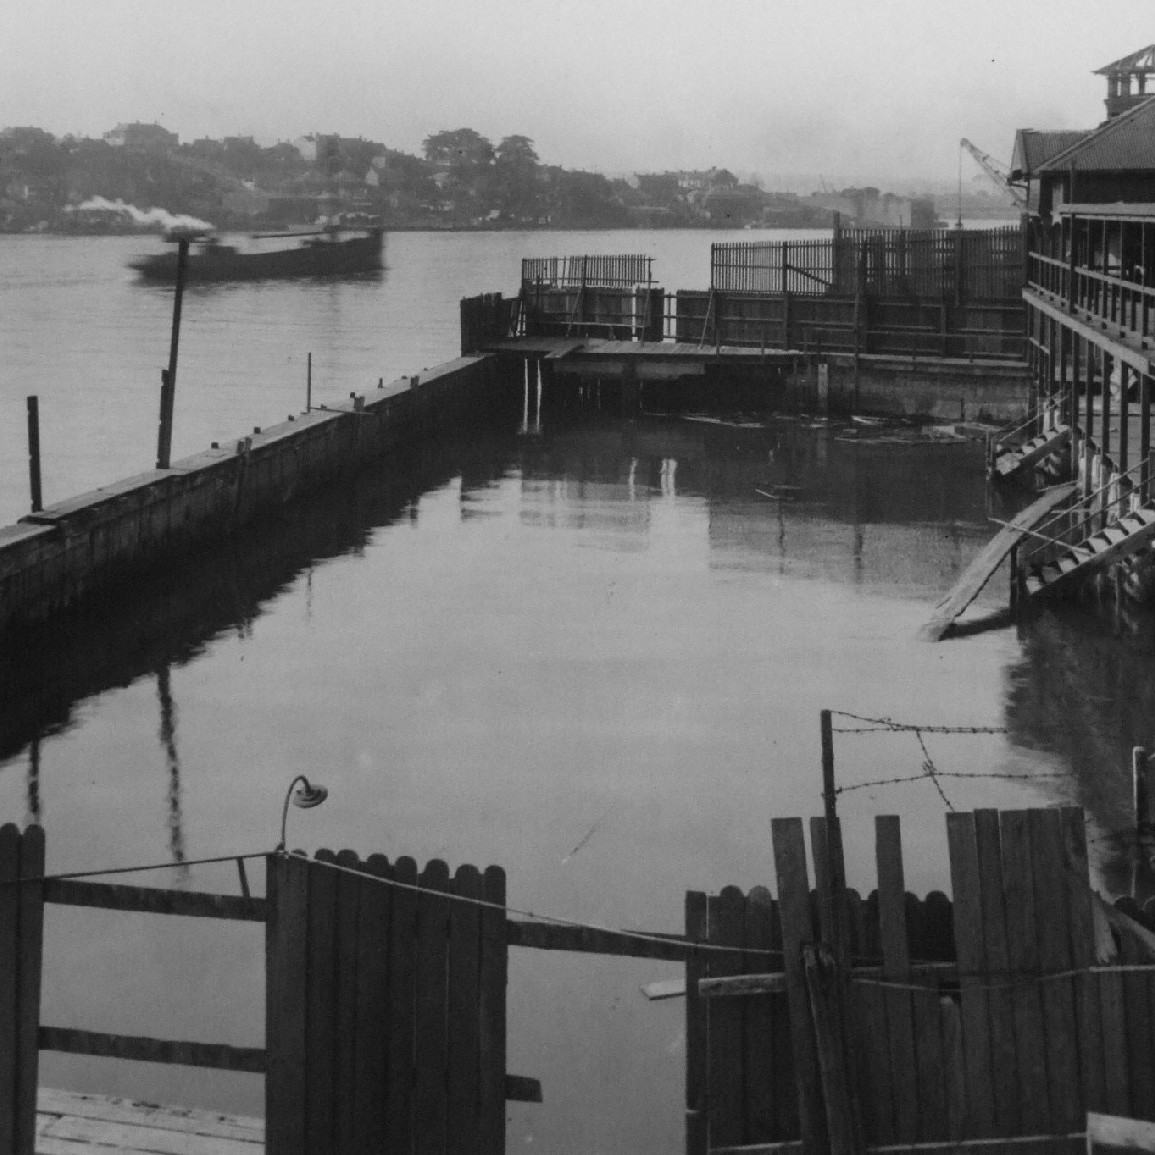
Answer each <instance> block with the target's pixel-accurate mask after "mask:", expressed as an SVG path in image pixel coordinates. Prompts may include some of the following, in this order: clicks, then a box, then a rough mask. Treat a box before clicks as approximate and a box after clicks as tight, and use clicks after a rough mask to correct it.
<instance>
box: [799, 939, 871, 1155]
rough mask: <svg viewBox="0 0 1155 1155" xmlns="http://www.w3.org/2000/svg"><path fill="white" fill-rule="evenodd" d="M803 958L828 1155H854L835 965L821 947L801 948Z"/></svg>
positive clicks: (858, 1145) (858, 1144) (852, 1113)
mask: <svg viewBox="0 0 1155 1155" xmlns="http://www.w3.org/2000/svg"><path fill="white" fill-rule="evenodd" d="M802 958H803V967H804V970H805V975H806V989H807V993H808V994H809V997H810V1016H811V1021H812V1022H813V1024H814V1042H815V1046H816V1048H817V1051H818V1073H819V1076H820V1078H821V1082H822V1097H823V1099H824V1101H825V1103H826V1127H827V1134H828V1137H829V1147H828V1150H829V1152H830V1155H854V1153H855V1152H857V1151H860V1150H861V1149H862V1145H861V1142H860V1141H859V1139H858V1136H857V1135H856V1134H855V1126H854V1117H855V1111H854V1109H853V1105H852V1103H851V1098H850V1086H849V1079H848V1077H847V1071H846V1064H845V1058H844V1057H845V1049H844V1035H845V1030H846V1024H845V1021H844V1020H843V1016H842V1005H841V999H840V998H839V991H838V985H839V978H838V974H837V970H838V968H837V964H836V963H835V961H834V957H833V956H832V955H831V954H830V952H829V951H827V950H825V949H824V948H823V947H821V946H819V947H813V946H804V947H803V948H802Z"/></svg>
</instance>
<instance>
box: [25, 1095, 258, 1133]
mask: <svg viewBox="0 0 1155 1155" xmlns="http://www.w3.org/2000/svg"><path fill="white" fill-rule="evenodd" d="M36 1111H37V1115H38V1116H39V1119H40V1120H41V1121H43V1122H44V1123H45V1124H47V1123H48V1122H50V1121H51V1120H52V1118H53V1117H54V1116H55V1117H59V1116H62V1115H69V1116H72V1117H74V1118H77V1119H101V1120H105V1121H107V1122H110V1123H138V1122H139V1123H145V1124H147V1125H148V1126H150V1127H158V1128H161V1129H164V1130H168V1131H187V1132H192V1133H194V1134H197V1135H220V1136H221V1137H222V1138H225V1139H243V1140H245V1141H247V1142H250V1143H259V1144H262V1145H263V1144H264V1141H265V1121H264V1119H257V1118H254V1117H252V1116H246V1115H225V1114H222V1113H220V1112H218V1111H206V1110H202V1109H199V1108H195V1107H171V1106H158V1105H156V1104H155V1103H140V1102H136V1101H134V1100H132V1099H118V1098H113V1097H110V1096H107V1095H90V1094H85V1093H82V1092H77V1091H59V1090H56V1089H55V1088H53V1087H41V1088H40V1090H39V1092H38V1094H37V1096H36Z"/></svg>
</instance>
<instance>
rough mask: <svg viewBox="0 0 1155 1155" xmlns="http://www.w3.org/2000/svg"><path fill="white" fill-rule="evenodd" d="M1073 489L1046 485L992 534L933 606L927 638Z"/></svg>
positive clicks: (941, 630) (938, 633) (947, 623)
mask: <svg viewBox="0 0 1155 1155" xmlns="http://www.w3.org/2000/svg"><path fill="white" fill-rule="evenodd" d="M1074 492H1075V483H1074V482H1067V483H1065V484H1064V485H1056V486H1055V487H1054V488H1053V489H1048V490H1047V491H1046V492H1045V493H1044V494H1043V496H1042V497H1040V498H1039V499H1038V500H1037V501H1034V502H1032V503H1031V504H1030V505H1028V506H1027V508H1026V509H1024V510H1023V511H1022V512H1021V513H1019V514H1017V515H1016V516H1015V517H1014V519H1013V520H1012V521H1011V522H1010V523H1009V524H1008V525H1006V526H1004V527H1003V528H1002V529H1001V530H999V532H998V533H997V534H995V536H994V537H993V538H992V539H991V540H990V541H989V542H988V543H987V544H986V545H985V546H984V547H983V549H982V551H981V552H980V553H979V554H978V555H977V556H976V557H975V558H974V560H973V561H972V562H971V563H970V565H968V566H967V568H966V569H965V570H963V572H962V575H961V576H960V577H959V579H958V581H957V582H955V584H954V588H953V589H952V590H951V591H950V593H949V594H947V596H946V597H945V598H943V599H942V601H941V602H939V603H938V605H937V606H935V610H934V617H932V618H931V620H930V622H929V623H928V624H927V626H926V627H925V635H926V637H927V638H928V639H929V640H930V641H938V640H939V639H941V638H942V637H944V636H945V635H946V633H947V631H948V630H949V629H950V628H951V626H952V624H953V623H954V621H955V619H956V618H957V617H958V616H959V614H961V613H962V612H963V610H965V609H966V608H967V606H969V605H970V604H971V602H973V601H974V600H975V598H977V597H978V596H979V594H980V593H981V592H982V589H983V587H984V586H985V585H986V584H987V582H989V581H990V580H991V577H992V576H993V574H994V572H995V570H996V569H998V567H999V566H1000V565H1001V564H1002V561H1003V558H1005V557H1006V556H1007V554H1009V553H1010V552H1011V550H1012V549H1014V548H1015V546H1017V545H1018V544H1019V542H1021V541H1022V540H1023V539H1024V538H1025V537H1027V536H1029V535H1030V532H1031V530H1032V529H1033V528H1034V527H1035V526H1036V525H1038V524H1039V522H1041V521H1042V520H1043V518H1045V517H1046V516H1047V514H1048V513H1050V512H1051V511H1052V510H1053V509H1056V508H1057V507H1058V506H1060V505H1062V503H1063V502H1064V501H1067V500H1068V499H1070V498H1071V496H1072V495H1073V494H1074Z"/></svg>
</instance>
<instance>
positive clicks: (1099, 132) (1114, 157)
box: [1038, 96, 1155, 172]
mask: <svg viewBox="0 0 1155 1155" xmlns="http://www.w3.org/2000/svg"><path fill="white" fill-rule="evenodd" d="M1068 169H1074V170H1075V171H1076V172H1134V171H1143V170H1148V169H1150V170H1155V96H1152V97H1150V98H1148V99H1147V100H1144V101H1143V103H1142V104H1137V105H1135V107H1134V108H1131V109H1128V110H1127V111H1126V112H1124V113H1120V115H1119V116H1116V117H1113V118H1112V119H1111V120H1108V121H1106V122H1105V123H1103V124H1101V125H1100V126H1099V127H1098V128H1094V129H1092V130H1091V131H1090V132H1088V133H1086V134H1084V135H1083V137H1082V138H1081V139H1080V140H1078V141H1076V142H1075V143H1073V144H1071V145H1069V146H1068V147H1067V148H1065V149H1063V150H1062V151H1061V152H1058V153H1056V154H1055V155H1053V156H1052V157H1051V158H1050V159H1049V160H1047V161H1046V162H1044V163H1043V164H1042V165H1040V167H1039V170H1038V171H1040V172H1065V171H1067V170H1068Z"/></svg>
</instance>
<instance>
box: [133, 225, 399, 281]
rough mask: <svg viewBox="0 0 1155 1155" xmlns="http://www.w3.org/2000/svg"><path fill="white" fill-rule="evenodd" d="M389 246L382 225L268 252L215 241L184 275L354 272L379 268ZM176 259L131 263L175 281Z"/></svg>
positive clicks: (238, 277)
mask: <svg viewBox="0 0 1155 1155" xmlns="http://www.w3.org/2000/svg"><path fill="white" fill-rule="evenodd" d="M384 247H385V234H384V231H383V230H381V229H372V230H371V231H370V232H368V233H366V234H365V235H364V236H355V237H346V238H344V239H342V240H321V241H316V242H313V243H308V244H303V245H300V246H298V247H297V248H293V249H278V250H276V251H274V252H267V253H261V252H256V253H242V252H238V251H236V250H235V249H233V248H224V247H222V248H217V247H215V246H211V245H210V246H205V247H204V248H202V249H201V250H199V251H197V252H192V253H189V256H188V266H187V269H186V273H185V276H186V279H187V280H188V281H190V282H193V281H200V282H216V281H262V280H269V279H273V278H284V277H332V276H351V275H353V274H356V273H368V272H373V271H374V270H376V269H380V268H381V266H382V257H383V253H384ZM176 259H177V254H176V253H175V252H169V253H159V254H157V255H155V256H150V257H143V258H142V259H141V260H139V261H133V262H132V263H131V264H130V266H129V267H130V268H133V269H135V270H136V271H137V273H138V274H139V275H140V277H141V278H142V279H143V280H146V281H159V282H166V283H169V284H171V283H172V282H174V281H175V280H176Z"/></svg>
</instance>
